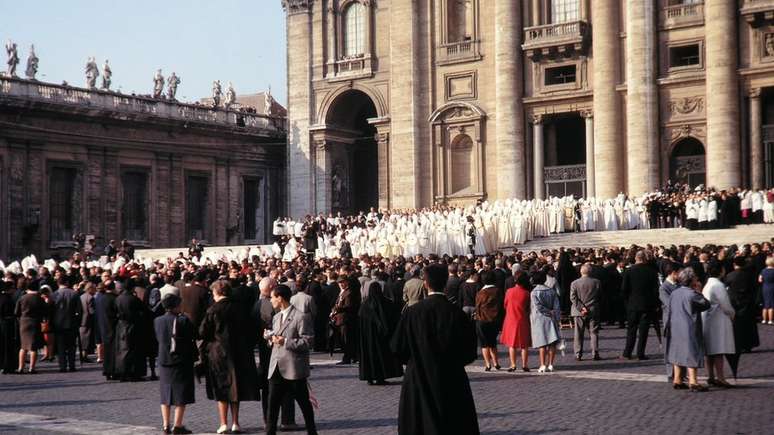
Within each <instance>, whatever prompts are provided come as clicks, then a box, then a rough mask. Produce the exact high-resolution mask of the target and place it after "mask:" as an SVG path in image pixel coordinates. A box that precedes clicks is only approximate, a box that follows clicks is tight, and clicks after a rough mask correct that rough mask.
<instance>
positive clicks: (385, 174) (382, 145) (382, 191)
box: [376, 130, 391, 208]
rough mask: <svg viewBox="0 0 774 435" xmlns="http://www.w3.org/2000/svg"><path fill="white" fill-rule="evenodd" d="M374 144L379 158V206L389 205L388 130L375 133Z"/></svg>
mask: <svg viewBox="0 0 774 435" xmlns="http://www.w3.org/2000/svg"><path fill="white" fill-rule="evenodd" d="M376 146H377V154H378V159H379V180H378V181H379V207H380V208H389V207H390V171H389V168H390V166H391V165H390V132H389V130H388V131H378V130H377V133H376Z"/></svg>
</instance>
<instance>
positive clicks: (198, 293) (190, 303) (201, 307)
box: [180, 270, 265, 373]
mask: <svg viewBox="0 0 774 435" xmlns="http://www.w3.org/2000/svg"><path fill="white" fill-rule="evenodd" d="M184 276H185V277H186V278H189V277H190V276H191V273H190V272H186V273H185V275H184ZM206 280H207V272H205V271H203V270H202V271H199V272H196V275H195V277H194V279H187V280H185V282H184V284H183V287H182V288H181V289H180V299H181V302H180V312H182V313H183V314H185V315H186V316H187V317H188V319H189V320H190V321H191V323H192V324H193V327H194V335H195V336H198V335H199V325H201V323H202V320H203V319H204V315H205V313H206V312H207V307H208V305H209V298H210V295H209V290H208V289H207V286H206V283H205V282H206ZM264 373H265V372H264Z"/></svg>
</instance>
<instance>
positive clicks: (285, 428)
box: [279, 423, 303, 432]
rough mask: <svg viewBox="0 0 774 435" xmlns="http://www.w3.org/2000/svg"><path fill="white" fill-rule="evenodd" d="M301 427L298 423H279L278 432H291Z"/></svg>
mask: <svg viewBox="0 0 774 435" xmlns="http://www.w3.org/2000/svg"><path fill="white" fill-rule="evenodd" d="M301 429H303V427H302V426H301V425H298V424H295V423H293V424H281V425H280V427H279V430H280V432H293V431H297V430H301Z"/></svg>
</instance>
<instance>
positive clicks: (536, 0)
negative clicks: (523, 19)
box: [531, 0, 542, 27]
mask: <svg viewBox="0 0 774 435" xmlns="http://www.w3.org/2000/svg"><path fill="white" fill-rule="evenodd" d="M541 1H542V0H532V26H531V27H535V26H539V25H540V24H541V20H540V2H541Z"/></svg>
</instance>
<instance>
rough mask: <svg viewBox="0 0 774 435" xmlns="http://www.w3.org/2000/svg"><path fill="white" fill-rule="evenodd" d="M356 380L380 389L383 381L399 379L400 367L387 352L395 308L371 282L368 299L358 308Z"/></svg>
mask: <svg viewBox="0 0 774 435" xmlns="http://www.w3.org/2000/svg"><path fill="white" fill-rule="evenodd" d="M359 317H360V350H361V353H360V380H361V381H368V384H369V385H372V384H374V383H376V384H377V385H384V384H385V379H390V378H397V377H400V376H403V366H402V365H401V364H400V362H398V360H397V358H396V357H395V355H394V354H393V353H392V351H391V350H390V338H391V337H392V334H393V332H394V331H395V326H396V325H397V324H398V319H399V318H400V312H399V311H398V308H397V307H396V306H395V305H394V304H393V303H392V302H390V301H389V300H387V298H385V297H384V294H383V293H382V286H381V285H380V284H379V283H378V282H376V281H372V282H371V285H370V286H369V287H368V299H366V300H365V301H364V302H363V304H362V305H361V306H360V313H359Z"/></svg>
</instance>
